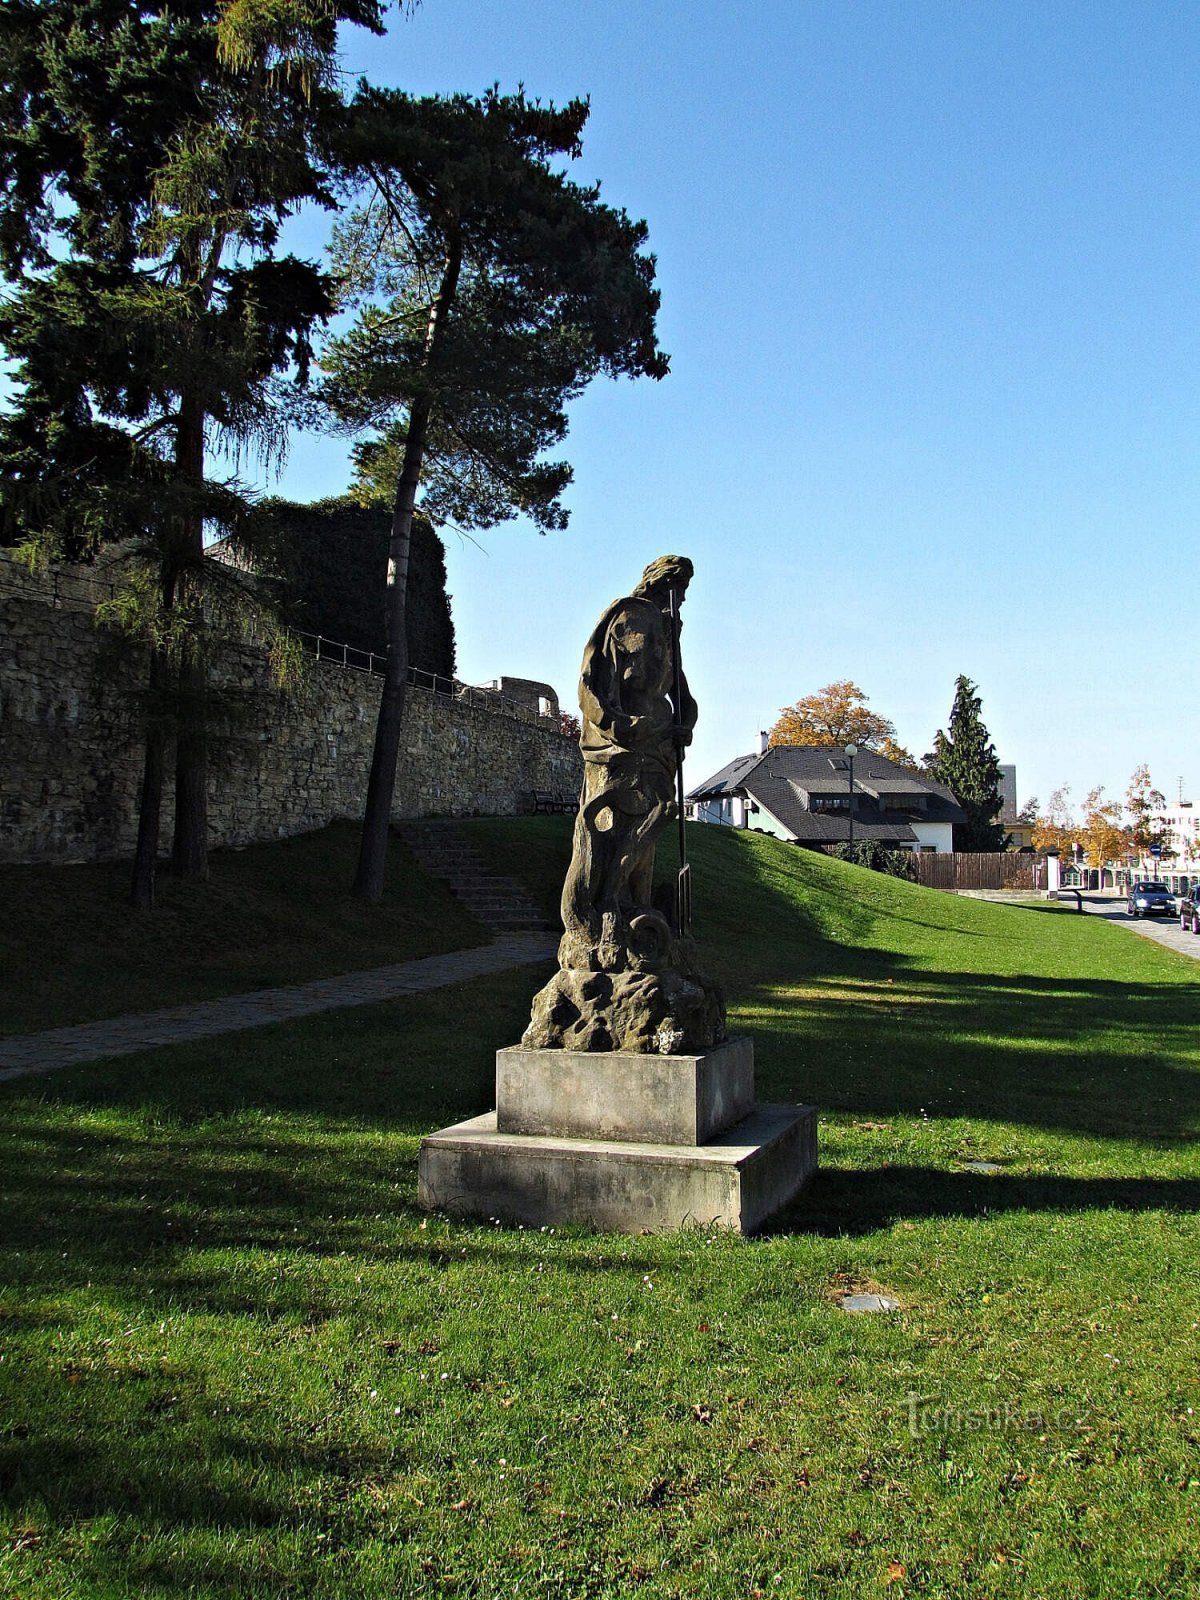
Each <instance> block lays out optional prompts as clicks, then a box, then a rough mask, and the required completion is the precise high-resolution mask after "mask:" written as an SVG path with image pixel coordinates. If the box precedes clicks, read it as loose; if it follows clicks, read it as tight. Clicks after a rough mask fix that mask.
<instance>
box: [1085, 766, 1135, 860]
mask: <svg viewBox="0 0 1200 1600" xmlns="http://www.w3.org/2000/svg"><path fill="white" fill-rule="evenodd" d="M1078 838H1079V843H1080V844H1081V845H1082V846H1083V858H1084V860H1085V861H1086V862H1087V864H1088V866H1089V867H1102V866H1104V865H1105V864H1106V863H1107V862H1109V861H1120V860H1123V859H1124V857H1125V856H1126V855H1127V854H1128V853H1129V832H1128V830H1127V829H1126V828H1123V827H1122V826H1121V803H1120V801H1119V800H1106V799H1105V798H1104V788H1103V786H1102V785H1097V787H1096V788H1094V789H1090V790H1089V791H1088V793H1087V794H1086V795H1085V796H1084V801H1083V824H1082V826H1081V827H1080V829H1079V835H1078Z"/></svg>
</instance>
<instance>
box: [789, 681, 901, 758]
mask: <svg viewBox="0 0 1200 1600" xmlns="http://www.w3.org/2000/svg"><path fill="white" fill-rule="evenodd" d="M895 736H896V728H895V724H894V723H891V722H889V721H888V719H887V718H886V717H881V716H879V715H877V714H876V713H875V712H874V711H868V710H867V696H866V695H865V694H864V693H863V692H862V690H861V689H860V688H859V687H858V685H857V684H856V683H854V682H852V681H851V679H849V678H842V679H840V680H839V681H838V682H837V683H827V684H826V685H825V687H824V688H823V689H818V690H817V692H816V694H806V695H804V696H803V698H802V699H799V700H797V701H796V704H795V705H794V706H784V708H783V710H782V711H781V712H780V713H779V720H778V722H776V724H775V726H774V727H773V728H772V729H771V732H770V735H769V743H771V744H772V745H779V744H803V745H845V744H850V743H854V744H861V745H869V746H870V747H871V749H873V750H880V751H883V745H884V742H885V740H894V739H895ZM893 748H894V749H899V748H900V747H899V746H898V745H894V746H893ZM884 753H885V754H886V752H884ZM904 753H905V754H907V752H904ZM891 759H892V760H896V759H898V758H897V757H896V756H892V757H891ZM911 760H912V758H911V756H910V757H909V761H911Z"/></svg>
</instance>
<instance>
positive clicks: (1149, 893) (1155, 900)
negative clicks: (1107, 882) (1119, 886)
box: [1125, 878, 1177, 918]
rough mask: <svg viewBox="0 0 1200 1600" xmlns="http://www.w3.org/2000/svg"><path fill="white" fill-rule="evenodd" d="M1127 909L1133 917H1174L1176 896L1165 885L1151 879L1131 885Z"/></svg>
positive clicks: (1126, 903) (1126, 904)
mask: <svg viewBox="0 0 1200 1600" xmlns="http://www.w3.org/2000/svg"><path fill="white" fill-rule="evenodd" d="M1125 909H1126V911H1128V913H1129V915H1130V916H1131V917H1134V918H1137V917H1173V916H1174V915H1175V911H1176V909H1177V908H1176V905H1175V896H1174V895H1173V894H1172V893H1171V891H1170V889H1168V888H1167V886H1166V884H1165V883H1157V882H1155V881H1153V880H1151V879H1149V878H1144V879H1141V880H1140V881H1139V882H1137V883H1131V884H1130V885H1129V898H1128V899H1127V900H1126V902H1125Z"/></svg>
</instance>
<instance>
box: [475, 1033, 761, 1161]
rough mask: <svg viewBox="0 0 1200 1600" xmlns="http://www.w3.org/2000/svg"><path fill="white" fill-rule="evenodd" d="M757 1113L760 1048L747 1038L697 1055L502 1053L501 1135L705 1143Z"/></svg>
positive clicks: (499, 1088) (498, 1107)
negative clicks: (756, 1077) (756, 1057)
mask: <svg viewBox="0 0 1200 1600" xmlns="http://www.w3.org/2000/svg"><path fill="white" fill-rule="evenodd" d="M753 1106H754V1048H753V1045H752V1043H751V1041H750V1040H749V1039H746V1038H737V1039H728V1040H726V1041H725V1043H724V1044H719V1045H714V1046H713V1048H712V1049H711V1050H708V1051H706V1052H704V1053H703V1054H698V1055H678V1056H660V1055H641V1054H635V1053H633V1052H631V1051H598V1052H589V1051H582V1050H526V1049H521V1048H519V1047H515V1048H512V1049H507V1050H498V1051H497V1052H496V1126H497V1128H498V1130H499V1131H500V1132H501V1133H529V1134H545V1135H558V1136H561V1137H564V1138H577V1139H616V1140H633V1141H636V1142H637V1143H639V1144H684V1145H694V1144H704V1143H706V1142H707V1141H708V1140H709V1139H712V1138H714V1137H715V1136H716V1135H717V1134H718V1133H721V1132H722V1131H723V1130H724V1129H726V1128H729V1127H731V1126H732V1125H733V1124H734V1123H736V1122H740V1121H741V1120H742V1119H743V1118H744V1117H746V1116H748V1115H749V1114H750V1111H751V1110H752V1109H753Z"/></svg>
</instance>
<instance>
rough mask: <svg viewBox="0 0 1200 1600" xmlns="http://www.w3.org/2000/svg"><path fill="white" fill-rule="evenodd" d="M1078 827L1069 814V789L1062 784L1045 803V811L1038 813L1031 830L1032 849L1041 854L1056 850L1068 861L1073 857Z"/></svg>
mask: <svg viewBox="0 0 1200 1600" xmlns="http://www.w3.org/2000/svg"><path fill="white" fill-rule="evenodd" d="M1078 836H1079V826H1078V824H1077V823H1076V821H1075V818H1074V816H1073V815H1072V813H1071V788H1070V785H1069V784H1065V783H1064V784H1063V785H1062V787H1061V788H1059V789H1055V791H1054V793H1053V794H1052V795H1051V796H1050V798H1049V800H1048V801H1047V802H1046V809H1045V811H1043V812H1041V813H1039V815H1038V817H1037V820H1036V823H1035V826H1034V830H1033V848H1034V849H1035V850H1041V851H1043V852H1046V851H1050V850H1057V851H1058V853H1059V855H1060V856H1062V857H1063V858H1064V859H1065V860H1067V861H1070V860H1072V859H1073V858H1074V855H1075V842H1076V839H1077V838H1078Z"/></svg>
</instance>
